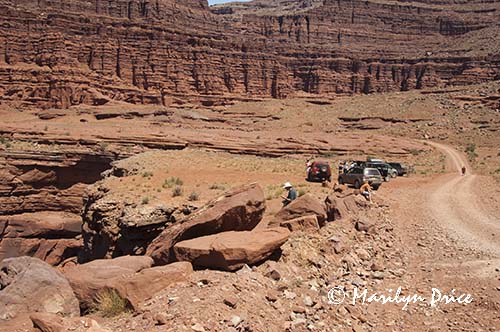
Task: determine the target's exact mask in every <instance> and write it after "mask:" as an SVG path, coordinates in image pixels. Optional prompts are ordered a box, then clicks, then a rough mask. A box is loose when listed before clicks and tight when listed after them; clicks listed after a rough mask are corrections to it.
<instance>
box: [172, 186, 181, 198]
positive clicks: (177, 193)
mask: <svg viewBox="0 0 500 332" xmlns="http://www.w3.org/2000/svg"><path fill="white" fill-rule="evenodd" d="M182 193H183V190H182V187H181V186H175V188H174V189H173V190H172V197H178V196H182Z"/></svg>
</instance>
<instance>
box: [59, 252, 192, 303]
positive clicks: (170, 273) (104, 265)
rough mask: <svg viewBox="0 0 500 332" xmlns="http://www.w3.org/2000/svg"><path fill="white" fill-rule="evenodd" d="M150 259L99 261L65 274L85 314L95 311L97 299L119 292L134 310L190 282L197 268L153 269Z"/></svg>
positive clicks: (168, 266) (185, 263) (123, 258)
mask: <svg viewBox="0 0 500 332" xmlns="http://www.w3.org/2000/svg"><path fill="white" fill-rule="evenodd" d="M152 264H153V260H152V259H151V258H150V257H147V256H123V257H118V258H114V259H103V260H95V261H92V262H90V263H86V264H82V265H78V266H75V267H73V268H69V269H68V270H67V271H65V272H64V274H65V276H66V278H67V279H68V280H69V282H70V284H71V287H73V289H74V291H75V294H76V296H77V297H78V300H79V301H80V306H81V308H82V309H83V310H89V309H92V308H93V306H94V305H95V302H96V299H97V298H98V297H99V296H100V295H102V294H103V292H106V291H115V292H117V294H118V295H119V296H121V297H122V298H123V299H125V300H126V301H127V303H128V305H130V307H131V308H132V309H135V310H138V309H139V307H140V305H141V304H142V303H143V302H144V301H145V300H147V299H149V298H151V297H152V296H153V295H154V294H156V293H157V292H159V291H161V290H163V289H165V288H167V287H168V286H170V285H171V284H173V283H176V282H181V281H186V280H187V278H188V277H189V275H190V274H191V272H192V271H193V268H192V266H191V264H190V263H187V262H182V263H181V262H179V263H173V264H170V265H166V266H159V267H154V268H151V265H152Z"/></svg>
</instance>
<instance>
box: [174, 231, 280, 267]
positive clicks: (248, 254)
mask: <svg viewBox="0 0 500 332" xmlns="http://www.w3.org/2000/svg"><path fill="white" fill-rule="evenodd" d="M289 236H290V232H289V231H288V230H287V229H286V228H282V227H276V228H268V229H262V230H254V231H250V232H248V231H246V232H234V231H231V232H223V233H219V234H215V235H208V236H203V237H199V238H196V239H192V240H186V241H182V242H179V243H177V244H176V245H175V246H174V251H175V257H176V258H177V259H178V260H180V261H189V262H191V263H192V264H193V265H194V266H195V267H203V268H211V269H220V270H226V271H235V270H237V269H239V268H241V267H242V266H243V265H245V264H248V265H252V264H256V263H259V262H262V261H263V260H265V259H266V258H268V257H269V256H271V255H272V254H273V252H275V251H276V250H277V249H279V248H280V247H281V245H283V244H284V243H285V242H286V241H287V240H288V237H289Z"/></svg>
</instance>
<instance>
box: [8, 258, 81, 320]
mask: <svg viewBox="0 0 500 332" xmlns="http://www.w3.org/2000/svg"><path fill="white" fill-rule="evenodd" d="M31 312H45V313H52V314H59V315H63V316H70V317H72V316H79V315H80V308H79V305H78V300H77V299H76V297H75V294H74V293H73V290H72V289H71V286H70V285H69V283H68V281H67V280H66V278H64V276H63V275H62V274H61V273H60V272H58V271H57V270H55V269H54V268H52V267H51V266H50V265H48V264H47V263H45V262H43V261H41V260H39V259H37V258H33V257H17V258H8V259H4V260H3V261H2V262H1V263H0V320H1V319H4V320H8V319H11V318H13V317H16V316H17V315H20V314H23V313H31Z"/></svg>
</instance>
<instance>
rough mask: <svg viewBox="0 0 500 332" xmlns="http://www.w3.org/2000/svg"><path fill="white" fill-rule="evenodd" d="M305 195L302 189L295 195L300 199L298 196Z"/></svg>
mask: <svg viewBox="0 0 500 332" xmlns="http://www.w3.org/2000/svg"><path fill="white" fill-rule="evenodd" d="M305 194H306V191H305V190H304V189H302V188H301V189H299V190H298V192H297V195H298V196H299V197H300V196H304V195H305Z"/></svg>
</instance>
